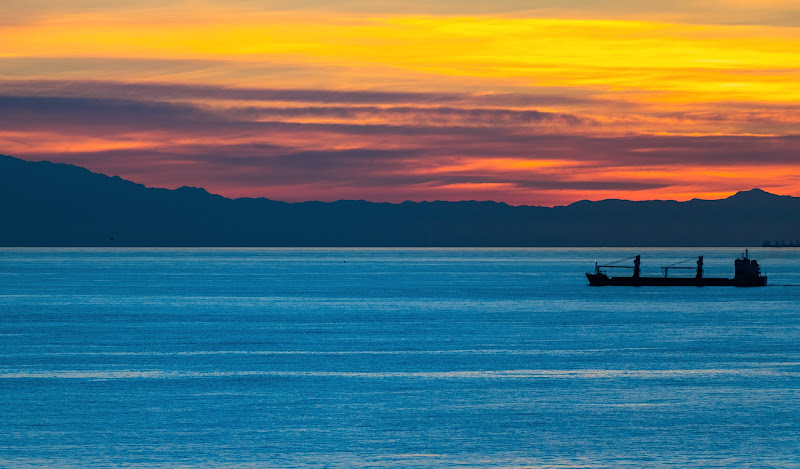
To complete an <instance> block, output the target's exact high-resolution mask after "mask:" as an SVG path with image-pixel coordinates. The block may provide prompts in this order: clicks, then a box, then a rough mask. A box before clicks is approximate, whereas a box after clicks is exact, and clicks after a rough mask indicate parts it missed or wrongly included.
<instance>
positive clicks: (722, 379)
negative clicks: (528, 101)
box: [0, 248, 800, 468]
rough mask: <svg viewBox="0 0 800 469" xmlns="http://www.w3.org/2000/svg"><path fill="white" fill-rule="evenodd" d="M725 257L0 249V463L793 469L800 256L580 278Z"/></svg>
mask: <svg viewBox="0 0 800 469" xmlns="http://www.w3.org/2000/svg"><path fill="white" fill-rule="evenodd" d="M739 252H740V251H739V250H731V249H718V248H717V249H677V250H676V249H669V250H668V249H635V250H634V249H0V467H68V468H78V467H81V468H84V467H88V468H92V467H136V468H139V467H141V468H145V467H146V468H150V467H174V468H178V467H181V468H182V467H202V468H206V467H210V468H215V467H219V468H222V467H225V468H227V467H232V468H260V467H275V468H278V467H280V468H283V467H398V468H399V467H402V468H407V467H611V468H616V467H782V468H785V467H800V250H794V249H788V248H787V249H773V250H767V249H757V250H755V251H754V252H751V254H752V256H753V257H755V258H757V259H758V260H759V261H760V262H761V264H762V266H763V269H764V270H765V271H766V273H767V275H769V283H770V286H768V287H765V288H733V287H704V288H697V287H676V288H660V289H659V288H654V287H649V288H644V287H643V288H630V287H629V288H625V287H600V288H593V287H589V286H587V282H586V278H585V276H584V272H586V271H588V270H590V269H591V268H592V267H593V264H594V260H595V259H598V260H600V261H612V260H616V259H619V258H623V257H628V256H631V255H634V254H639V253H641V254H642V255H643V265H644V274H649V275H659V269H658V267H659V266H662V265H666V264H670V263H673V262H677V261H679V260H682V259H685V258H689V257H692V256H696V255H698V254H704V255H705V264H706V274H707V275H708V276H726V277H729V276H732V275H733V259H734V258H735V257H736V256H737V255H738V254H739ZM689 265H691V264H689ZM685 274H687V273H685Z"/></svg>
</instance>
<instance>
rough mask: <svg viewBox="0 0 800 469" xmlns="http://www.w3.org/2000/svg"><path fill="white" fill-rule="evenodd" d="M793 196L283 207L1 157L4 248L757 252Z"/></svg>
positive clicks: (776, 232) (783, 235)
mask: <svg viewBox="0 0 800 469" xmlns="http://www.w3.org/2000/svg"><path fill="white" fill-rule="evenodd" d="M798 214H800V197H791V196H779V195H775V194H770V193H768V192H765V191H762V190H760V189H752V190H749V191H743V192H739V193H737V194H735V195H733V196H731V197H728V198H726V199H721V200H698V199H693V200H690V201H686V202H677V201H671V200H670V201H660V200H659V201H627V200H603V201H598V202H591V201H580V202H576V203H573V204H570V205H567V206H559V207H536V206H510V205H507V204H505V203H499V202H477V201H465V202H403V203H400V204H390V203H373V202H366V201H362V200H342V201H338V202H330V203H326V202H301V203H286V202H279V201H274V200H269V199H264V198H258V199H252V198H241V199H228V198H225V197H222V196H219V195H214V194H210V193H208V192H207V191H205V190H204V189H200V188H192V187H181V188H179V189H176V190H168V189H157V188H147V187H145V186H143V185H141V184H136V183H134V182H131V181H127V180H124V179H121V178H119V177H116V176H115V177H109V176H105V175H102V174H96V173H92V172H90V171H89V170H87V169H84V168H80V167H77V166H72V165H65V164H54V163H49V162H29V161H24V160H21V159H17V158H13V157H10V156H2V155H0V219H2V221H3V223H2V229H0V245H2V246H187V247H191V246H231V247H243V246H253V247H268V246H275V247H302V246H308V247H346V246H352V247H392V246H397V247H413V246H419V247H437V246H438V247H525V246H530V247H559V246H598V247H602V246H609V247H610V246H631V247H634V246H642V247H644V246H753V245H760V244H761V242H762V241H764V240H787V239H792V240H793V239H797V238H800V217H798Z"/></svg>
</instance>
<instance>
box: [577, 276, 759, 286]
mask: <svg viewBox="0 0 800 469" xmlns="http://www.w3.org/2000/svg"><path fill="white" fill-rule="evenodd" d="M586 278H587V279H588V280H589V285H591V286H593V287H602V286H619V287H763V286H765V285H766V284H767V277H764V276H760V277H754V278H747V279H734V278H714V277H703V278H694V277H609V276H607V275H605V274H602V273H600V274H592V273H588V274H586Z"/></svg>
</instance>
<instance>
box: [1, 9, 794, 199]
mask: <svg viewBox="0 0 800 469" xmlns="http://www.w3.org/2000/svg"><path fill="white" fill-rule="evenodd" d="M0 154H6V155H11V156H16V157H19V158H23V159H26V160H32V161H38V160H49V161H54V162H63V163H70V164H75V165H79V166H84V167H87V168H89V169H91V170H92V171H96V172H101V173H104V174H108V175H119V176H121V177H123V178H126V179H130V180H133V181H136V182H139V183H142V184H145V185H148V186H156V187H168V188H176V187H180V186H198V187H204V188H206V189H207V190H208V191H210V192H213V193H218V194H222V195H225V196H229V197H244V196H247V197H268V198H271V199H276V200H286V201H303V200H325V201H332V200H338V199H366V200H371V201H376V202H401V201H404V200H415V201H421V200H473V199H475V200H496V201H503V202H507V203H509V204H514V205H520V204H525V205H563V204H567V203H571V202H574V201H577V200H581V199H591V200H599V199H605V198H625V199H632V200H643V199H678V200H687V199H690V198H694V197H699V198H720V197H724V196H728V195H731V194H733V193H734V192H736V191H739V190H747V189H751V188H753V187H760V188H762V189H765V190H768V191H770V192H775V193H779V194H790V195H800V2H797V1H796V0H792V1H787V0H762V1H755V0H708V1H685V0H672V1H650V2H640V1H634V0H612V1H606V2H597V1H590V0H561V1H558V2H556V1H536V0H533V1H530V0H527V1H523V0H497V1H494V2H486V1H477V0H445V1H436V2H430V1H426V2H422V1H418V0H410V1H406V0H404V1H400V0H392V1H363V0H352V1H329V0H310V1H303V2H298V1H289V0H278V1H250V0H228V1H219V0H207V1H191V0H190V1H170V0H160V1H150V0H145V1H141V0H138V1H135V2H134V1H128V0H120V1H115V2H108V1H100V0H72V1H70V2H63V1H55V0H4V1H3V2H2V4H0Z"/></svg>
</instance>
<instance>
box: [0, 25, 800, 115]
mask: <svg viewBox="0 0 800 469" xmlns="http://www.w3.org/2000/svg"><path fill="white" fill-rule="evenodd" d="M0 44H3V47H2V49H0V56H4V57H101V58H146V59H172V60H176V59H212V60H226V61H232V62H234V63H250V64H252V63H259V62H261V63H269V62H270V61H281V63H297V64H302V65H305V66H307V67H308V71H307V73H308V74H310V75H313V74H314V73H315V72H314V66H323V65H324V66H330V65H335V66H339V67H346V68H349V69H350V70H352V71H353V80H354V81H355V83H353V84H355V85H359V84H360V85H361V86H357V87H361V88H366V87H370V88H372V87H393V85H395V84H396V83H395V82H394V81H393V78H392V77H391V76H387V75H386V73H385V69H386V68H387V67H389V68H393V69H395V70H396V71H397V77H396V81H397V83H403V84H404V85H405V86H408V82H404V81H403V77H404V76H406V77H407V76H409V75H419V74H422V75H423V76H427V77H428V80H429V82H430V83H431V85H430V86H431V87H433V86H435V85H434V84H437V83H438V84H441V83H442V82H445V83H446V82H447V81H448V80H453V79H457V78H466V79H470V80H472V81H473V82H474V83H480V84H482V86H483V87H484V88H487V89H492V88H493V87H505V88H508V87H518V88H526V87H527V88H531V87H541V86H544V87H560V88H566V89H576V90H589V91H590V92H593V93H613V94H622V95H627V96H630V99H633V100H641V99H643V98H647V99H649V100H654V101H663V102H670V101H672V102H686V101H691V102H694V101H731V100H733V101H736V100H756V101H772V102H784V101H785V102H791V101H797V100H798V99H800V89H798V87H797V86H796V82H797V78H798V74H799V72H798V67H797V64H798V63H800V53H799V52H798V51H800V28H778V27H764V26H724V25H709V26H698V25H684V24H671V23H658V22H646V21H607V20H580V21H578V20H560V19H528V18H510V17H493V16H476V17H453V16H383V17H361V16H352V15H351V16H345V15H341V16H336V15H330V14H325V15H322V14H320V15H310V14H307V13H305V14H302V15H301V14H297V13H280V14H277V13H276V14H264V13H258V14H253V13H250V14H246V15H237V14H236V13H235V12H232V11H222V12H220V11H218V10H213V11H209V12H208V13H207V14H205V15H204V14H203V12H202V11H199V12H195V13H193V14H192V16H190V17H182V18H180V19H175V20H164V19H154V18H150V17H149V16H148V15H147V14H145V13H137V14H132V15H130V16H126V15H124V14H117V15H114V16H108V15H103V14H93V15H82V16H71V17H66V18H62V19H53V20H50V21H46V22H40V23H36V24H30V25H26V26H17V27H7V28H3V29H0ZM254 79H256V80H266V79H268V77H263V76H262V77H255V78H254ZM243 84H244V83H243ZM637 93H639V95H638V96H637V95H636V94H637Z"/></svg>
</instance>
